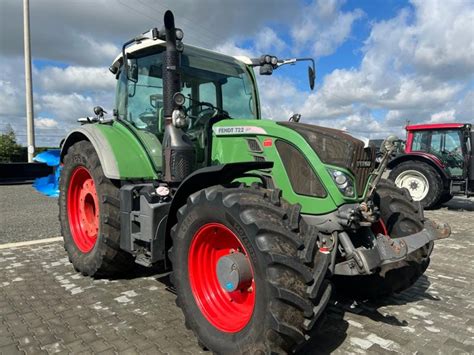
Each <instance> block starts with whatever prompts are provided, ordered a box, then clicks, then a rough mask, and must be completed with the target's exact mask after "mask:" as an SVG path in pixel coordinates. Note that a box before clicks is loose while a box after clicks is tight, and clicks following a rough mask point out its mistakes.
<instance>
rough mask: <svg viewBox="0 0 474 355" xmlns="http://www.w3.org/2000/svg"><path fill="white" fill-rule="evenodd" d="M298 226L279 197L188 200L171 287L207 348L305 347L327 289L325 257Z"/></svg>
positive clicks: (259, 194) (177, 232)
mask: <svg viewBox="0 0 474 355" xmlns="http://www.w3.org/2000/svg"><path fill="white" fill-rule="evenodd" d="M303 224H304V221H302V220H301V219H300V216H299V209H298V206H293V205H289V204H288V203H286V202H285V201H283V200H281V199H280V195H279V193H278V191H272V190H265V189H260V188H248V187H243V186H240V187H229V188H225V187H222V186H214V187H210V188H207V189H205V190H201V191H198V192H196V193H194V194H193V195H191V196H190V197H189V199H188V203H187V205H185V206H183V207H182V208H181V209H180V210H179V211H178V223H177V224H176V225H175V226H174V227H173V229H172V231H171V236H172V240H173V247H172V249H171V250H170V259H171V262H172V264H173V273H172V274H171V281H172V282H173V284H174V285H175V287H176V292H177V300H176V303H177V304H178V306H179V307H180V308H181V309H182V311H183V313H184V316H185V320H186V326H187V327H188V328H190V329H191V330H193V331H194V333H195V334H196V336H197V337H198V339H199V342H200V343H201V344H202V345H203V346H204V347H206V348H208V349H210V350H211V351H213V352H215V353H218V354H241V353H249V354H254V353H259V352H260V353H262V354H267V353H282V352H290V351H292V350H293V349H294V348H295V347H296V346H297V345H298V344H301V343H302V342H304V341H305V337H306V336H307V335H308V334H309V333H310V332H311V330H312V329H313V328H314V325H315V324H316V323H317V322H318V321H320V316H321V314H322V312H323V311H324V309H325V307H326V305H327V302H328V300H329V297H330V295H331V285H330V284H329V282H328V281H327V280H325V277H326V271H327V265H328V264H327V263H328V262H329V254H321V253H318V252H317V250H318V249H317V244H316V242H315V239H312V238H316V236H313V237H311V236H308V235H304V233H306V232H307V231H308V228H306V227H303ZM321 255H322V257H321ZM325 258H327V259H325Z"/></svg>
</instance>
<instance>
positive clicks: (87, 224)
mask: <svg viewBox="0 0 474 355" xmlns="http://www.w3.org/2000/svg"><path fill="white" fill-rule="evenodd" d="M67 214H68V219H69V228H70V230H71V234H72V238H73V240H74V243H75V244H76V246H77V247H78V249H79V250H80V251H82V252H83V253H88V252H89V251H91V250H92V248H94V245H95V243H96V241H97V234H98V232H99V204H98V199H97V191H96V189H95V183H94V179H92V176H91V174H90V173H89V171H88V170H87V169H86V168H85V167H83V166H78V167H77V168H76V169H74V171H73V172H72V175H71V179H70V181H69V188H68V192H67Z"/></svg>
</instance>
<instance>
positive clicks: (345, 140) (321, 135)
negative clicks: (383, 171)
mask: <svg viewBox="0 0 474 355" xmlns="http://www.w3.org/2000/svg"><path fill="white" fill-rule="evenodd" d="M279 124H280V125H282V126H285V127H287V128H290V129H293V130H295V131H296V132H298V133H299V134H300V135H301V136H302V137H303V138H304V139H305V140H306V141H307V142H308V144H309V145H310V146H311V148H313V150H314V151H315V152H316V154H318V157H319V159H320V160H321V161H322V162H323V163H325V164H331V165H334V166H340V167H342V168H345V169H348V170H350V171H351V172H352V173H353V174H354V176H355V178H356V188H357V194H358V196H359V197H360V196H362V195H363V194H364V189H365V186H366V184H367V181H368V178H369V175H370V173H371V172H372V171H373V169H374V164H375V156H374V149H373V147H370V148H364V142H362V141H361V140H359V139H356V138H354V137H352V136H350V135H349V134H347V133H344V132H342V131H340V130H337V129H332V128H326V127H320V126H315V125H309V124H303V123H294V122H279Z"/></svg>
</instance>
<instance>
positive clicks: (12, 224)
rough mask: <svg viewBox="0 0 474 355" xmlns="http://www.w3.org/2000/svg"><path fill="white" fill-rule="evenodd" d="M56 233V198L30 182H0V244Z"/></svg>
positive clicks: (50, 235) (39, 237) (56, 234)
mask: <svg viewBox="0 0 474 355" xmlns="http://www.w3.org/2000/svg"><path fill="white" fill-rule="evenodd" d="M59 235H60V231H59V221H58V200H57V199H56V198H50V197H46V196H43V195H41V194H39V193H38V192H36V190H35V189H34V188H33V187H32V186H31V185H0V244H4V243H10V242H19V241H26V240H33V239H42V238H49V237H53V236H55V237H56V236H59Z"/></svg>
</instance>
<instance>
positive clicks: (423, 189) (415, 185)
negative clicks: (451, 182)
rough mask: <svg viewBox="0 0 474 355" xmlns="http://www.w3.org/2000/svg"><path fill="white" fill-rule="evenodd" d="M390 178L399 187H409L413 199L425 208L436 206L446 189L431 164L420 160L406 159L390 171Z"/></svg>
mask: <svg viewBox="0 0 474 355" xmlns="http://www.w3.org/2000/svg"><path fill="white" fill-rule="evenodd" d="M389 179H390V180H392V181H393V182H395V185H397V186H398V187H399V188H405V189H407V190H408V191H409V192H410V194H411V197H412V198H413V200H415V201H420V203H421V205H422V206H423V208H427V209H428V208H434V207H436V206H437V204H438V201H439V199H440V198H441V195H442V193H443V191H444V189H443V180H442V179H441V176H440V175H439V173H438V172H437V171H436V170H435V169H434V168H433V167H432V166H430V165H428V164H426V163H423V162H420V161H406V162H404V163H401V164H400V165H397V166H395V167H394V168H393V169H392V171H390V174H389Z"/></svg>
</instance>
